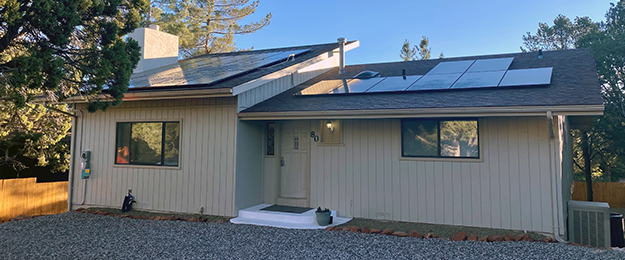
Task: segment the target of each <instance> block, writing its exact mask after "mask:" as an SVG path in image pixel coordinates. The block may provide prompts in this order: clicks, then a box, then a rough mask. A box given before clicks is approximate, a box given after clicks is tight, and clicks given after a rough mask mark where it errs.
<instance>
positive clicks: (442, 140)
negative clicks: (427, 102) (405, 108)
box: [401, 119, 480, 158]
mask: <svg viewBox="0 0 625 260" xmlns="http://www.w3.org/2000/svg"><path fill="white" fill-rule="evenodd" d="M401 150H402V151H401V153H402V156H403V157H435V158H479V157H480V152H479V134H478V122H477V119H462V120H430V119H428V120H420V119H404V120H402V122H401Z"/></svg>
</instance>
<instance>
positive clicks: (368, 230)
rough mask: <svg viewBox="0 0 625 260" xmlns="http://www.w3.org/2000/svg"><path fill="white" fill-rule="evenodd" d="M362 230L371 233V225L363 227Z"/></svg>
mask: <svg viewBox="0 0 625 260" xmlns="http://www.w3.org/2000/svg"><path fill="white" fill-rule="evenodd" d="M360 232H362V233H365V234H369V233H371V229H370V228H369V227H363V228H362V230H360Z"/></svg>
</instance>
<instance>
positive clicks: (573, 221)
mask: <svg viewBox="0 0 625 260" xmlns="http://www.w3.org/2000/svg"><path fill="white" fill-rule="evenodd" d="M568 210H569V216H568V217H569V230H568V235H569V242H574V243H578V244H581V245H589V246H594V247H605V248H609V247H611V244H612V242H611V240H610V205H608V203H605V202H592V201H573V200H571V201H569V203H568Z"/></svg>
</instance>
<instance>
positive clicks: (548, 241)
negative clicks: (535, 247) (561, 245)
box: [543, 237, 554, 243]
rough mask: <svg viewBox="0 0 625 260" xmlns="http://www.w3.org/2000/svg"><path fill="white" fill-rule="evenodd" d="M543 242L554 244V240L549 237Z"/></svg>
mask: <svg viewBox="0 0 625 260" xmlns="http://www.w3.org/2000/svg"><path fill="white" fill-rule="evenodd" d="M543 242H547V243H551V242H554V240H553V238H551V237H545V238H543Z"/></svg>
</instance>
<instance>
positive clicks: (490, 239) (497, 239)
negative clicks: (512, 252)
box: [488, 235, 504, 242]
mask: <svg viewBox="0 0 625 260" xmlns="http://www.w3.org/2000/svg"><path fill="white" fill-rule="evenodd" d="M503 241H504V239H503V237H502V236H500V235H492V236H489V237H488V242H503Z"/></svg>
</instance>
